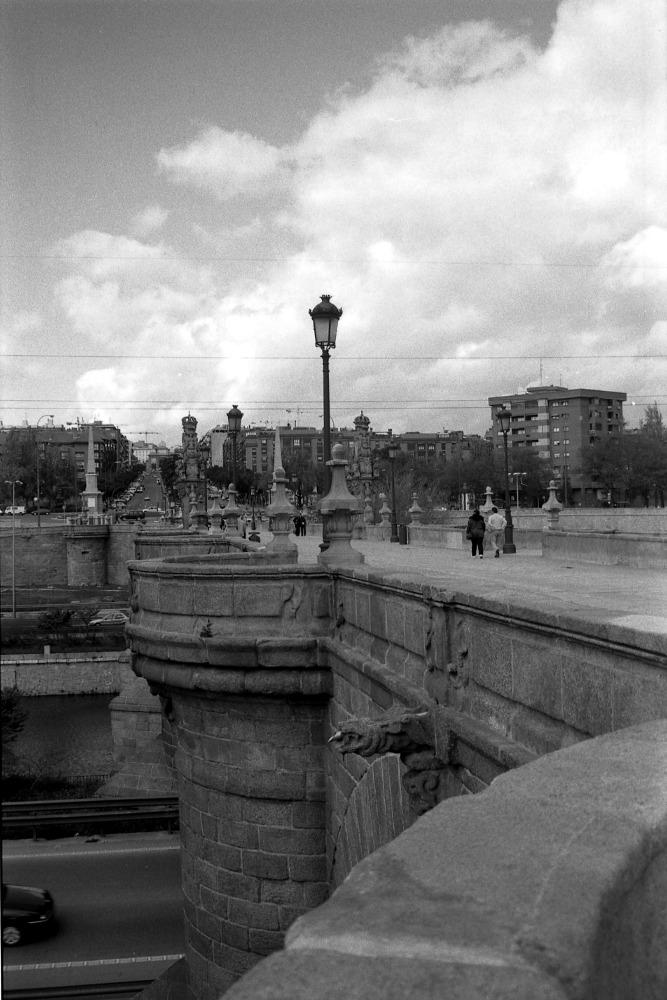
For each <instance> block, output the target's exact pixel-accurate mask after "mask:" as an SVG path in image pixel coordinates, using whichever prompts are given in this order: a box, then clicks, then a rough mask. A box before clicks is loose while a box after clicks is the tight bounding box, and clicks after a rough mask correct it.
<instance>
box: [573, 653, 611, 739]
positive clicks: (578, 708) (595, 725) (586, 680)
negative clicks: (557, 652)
mask: <svg viewBox="0 0 667 1000" xmlns="http://www.w3.org/2000/svg"><path fill="white" fill-rule="evenodd" d="M562 670H563V720H564V721H565V722H567V723H568V724H569V725H571V726H574V728H575V729H579V730H580V731H581V732H582V733H590V734H591V735H592V736H597V735H599V734H600V733H605V732H609V731H610V730H611V728H612V722H613V711H612V705H613V689H612V684H611V680H612V675H611V672H610V671H609V670H604V669H601V668H600V667H597V666H593V665H592V664H590V663H587V662H586V660H574V659H572V658H570V657H567V656H564V657H563V665H562Z"/></svg>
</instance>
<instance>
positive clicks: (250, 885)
mask: <svg viewBox="0 0 667 1000" xmlns="http://www.w3.org/2000/svg"><path fill="white" fill-rule="evenodd" d="M259 889H260V882H259V879H257V878H254V877H252V876H251V875H244V874H241V873H240V872H228V871H225V870H224V869H220V871H218V884H217V891H218V892H220V893H222V894H223V895H225V896H234V897H235V898H237V899H248V900H250V901H251V902H253V903H259Z"/></svg>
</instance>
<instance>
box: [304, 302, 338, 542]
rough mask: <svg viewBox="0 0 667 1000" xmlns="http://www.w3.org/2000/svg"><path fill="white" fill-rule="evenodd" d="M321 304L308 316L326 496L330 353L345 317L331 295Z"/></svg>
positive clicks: (324, 528) (324, 523)
mask: <svg viewBox="0 0 667 1000" xmlns="http://www.w3.org/2000/svg"><path fill="white" fill-rule="evenodd" d="M320 299H321V300H322V301H321V302H318V304H317V305H316V306H315V307H314V308H313V309H309V310H308V315H309V316H310V318H311V319H312V321H313V330H314V332H315V346H316V347H319V348H320V350H321V351H322V394H323V398H324V454H323V456H322V458H323V462H324V492H325V495H326V494H327V493H328V492H329V490H330V489H331V467H330V466H329V465H328V464H327V463H328V462H329V461H330V460H331V435H330V431H329V423H330V421H331V408H330V404H329V352H330V351H331V350H333V349H334V348H335V346H336V334H337V332H338V320H339V319H340V317H341V316H342V315H343V310H342V309H338V307H337V306H335V305H334V304H333V302H332V301H331V296H330V295H321V296H320ZM328 545H329V542H328V538H327V521H326V517H323V518H322V551H324V550H325V549H326V548H328Z"/></svg>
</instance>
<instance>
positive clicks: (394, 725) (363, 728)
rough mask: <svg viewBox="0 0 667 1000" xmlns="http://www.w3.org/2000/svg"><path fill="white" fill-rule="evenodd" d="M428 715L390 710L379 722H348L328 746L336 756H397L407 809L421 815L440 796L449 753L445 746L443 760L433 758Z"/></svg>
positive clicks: (364, 720)
mask: <svg viewBox="0 0 667 1000" xmlns="http://www.w3.org/2000/svg"><path fill="white" fill-rule="evenodd" d="M428 716H429V713H428V712H411V711H408V710H406V709H398V710H396V709H393V710H390V711H389V712H387V713H385V715H384V716H383V717H382V718H380V719H365V718H360V719H348V721H347V722H345V723H344V724H343V725H342V726H341V727H340V729H339V730H338V732H337V733H334V735H333V736H332V737H331V739H330V740H329V743H333V745H334V747H335V749H336V750H338V751H339V752H340V753H343V754H346V753H356V754H358V755H359V756H360V757H373V756H375V755H376V754H378V755H381V754H385V753H396V754H398V755H399V756H400V758H401V763H402V764H404V765H405V767H406V768H407V771H406V772H405V774H404V775H403V779H402V781H403V787H404V788H405V790H406V792H407V793H408V797H409V799H410V807H411V808H412V810H413V812H415V813H416V814H417V815H418V816H421V815H422V814H423V813H425V812H428V810H429V809H432V808H433V806H435V805H437V804H438V802H440V801H441V799H442V797H443V796H442V794H441V779H442V776H443V772H444V771H445V769H446V767H447V763H448V761H449V754H450V745H449V744H448V746H447V749H446V753H445V759H444V760H443V758H442V757H441V756H440V757H439V756H437V755H436V753H435V746H434V743H435V739H434V737H432V736H430V735H429V733H428V731H427V729H426V725H425V722H426V719H427V718H428ZM450 743H451V741H450Z"/></svg>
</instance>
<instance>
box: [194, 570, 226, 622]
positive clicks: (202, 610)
mask: <svg viewBox="0 0 667 1000" xmlns="http://www.w3.org/2000/svg"><path fill="white" fill-rule="evenodd" d="M194 607H195V608H196V611H197V614H198V615H202V616H203V615H208V616H209V617H210V618H213V619H214V618H222V617H229V616H230V615H232V614H233V613H234V586H233V584H232V583H231V582H230V583H228V582H226V581H224V580H218V579H215V578H213V577H209V578H199V579H197V580H195V582H194ZM213 631H214V632H215V628H214V629H213Z"/></svg>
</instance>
